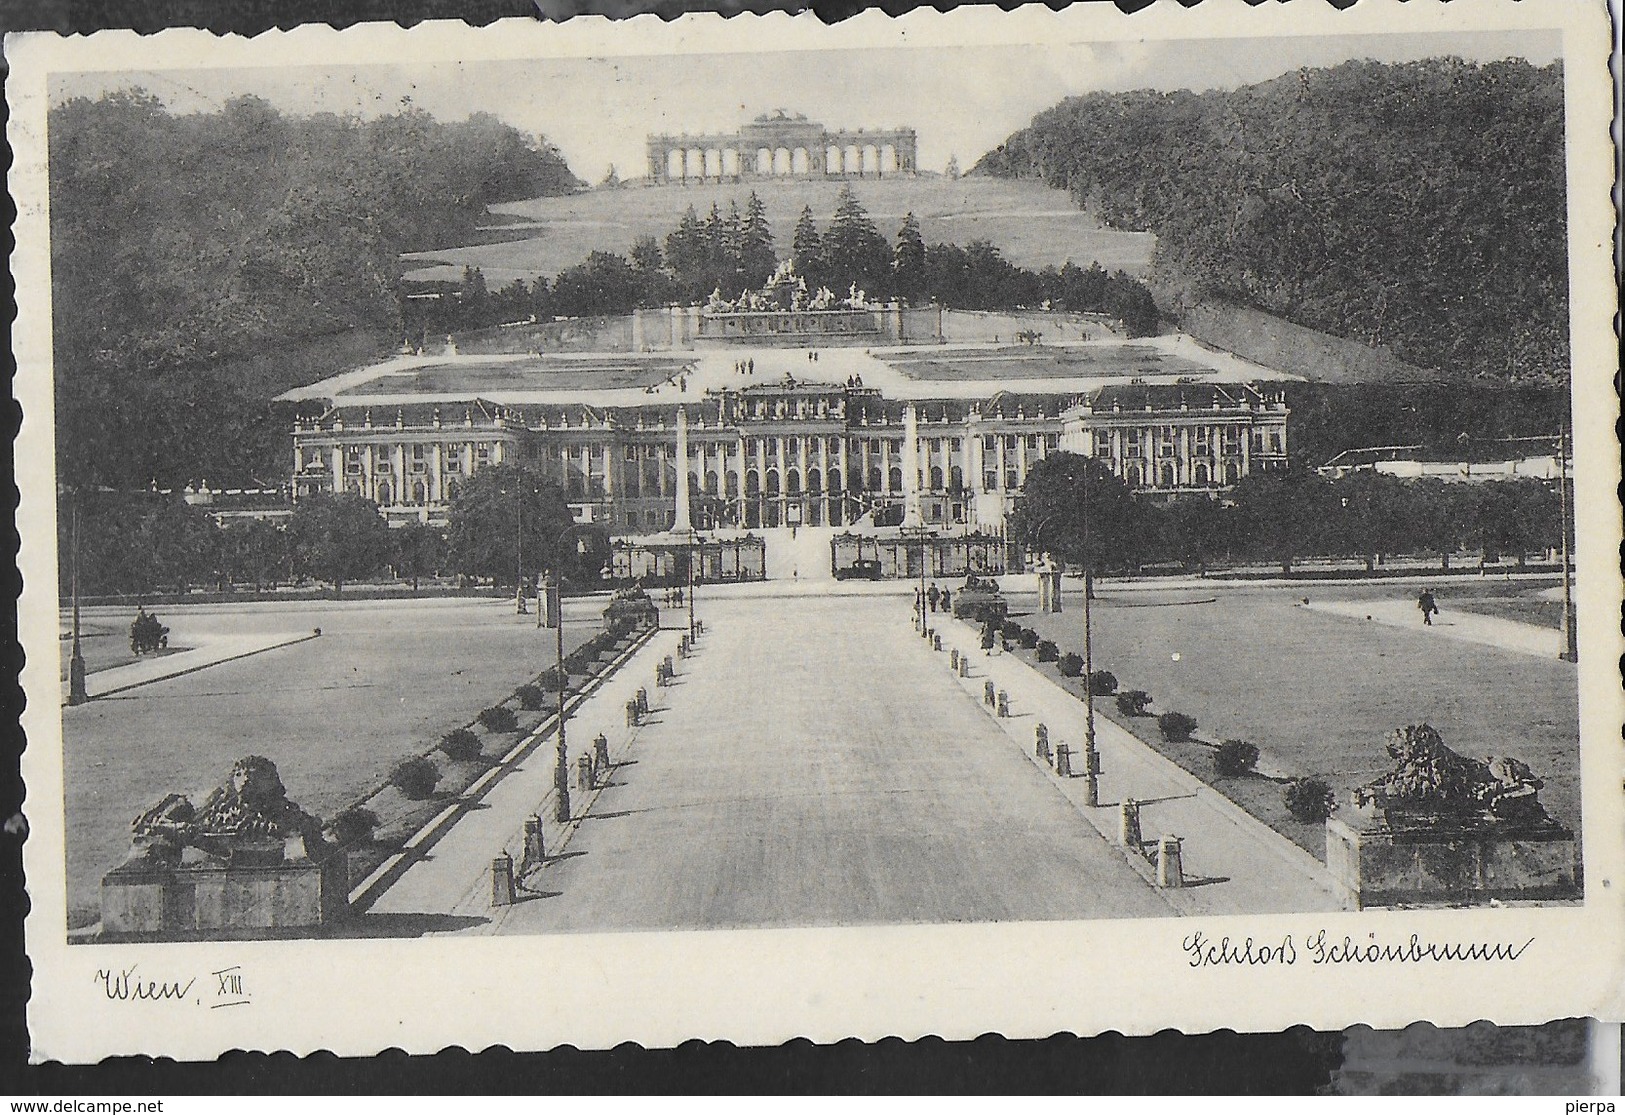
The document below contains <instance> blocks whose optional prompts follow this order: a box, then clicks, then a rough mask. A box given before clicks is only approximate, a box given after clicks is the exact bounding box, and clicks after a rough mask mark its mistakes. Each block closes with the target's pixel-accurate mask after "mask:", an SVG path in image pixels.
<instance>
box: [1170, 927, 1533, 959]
mask: <svg viewBox="0 0 1625 1115" xmlns="http://www.w3.org/2000/svg"><path fill="white" fill-rule="evenodd" d="M1534 943H1535V939H1534V938H1533V937H1530V938H1529V939H1528V940H1526V941H1523V942H1522V943H1518V942H1513V941H1428V940H1423V938H1422V936H1421V934H1419V933H1412V934H1411V935H1410V937H1409V939H1408V940H1405V941H1399V942H1395V941H1383V940H1379V939H1378V938H1377V935H1376V934H1374V933H1370V934H1367V935H1366V939H1365V940H1363V941H1357V940H1355V939H1354V937H1352V936H1350V935H1347V934H1345V935H1344V936H1343V937H1342V938H1340V939H1339V938H1335V937H1328V936H1327V933H1326V931H1325V930H1324V929H1322V930H1318V931H1317V932H1315V933H1313V934H1311V935H1309V936H1307V937H1305V938H1303V943H1302V946H1301V947H1300V946H1299V944H1298V942H1297V941H1295V940H1294V939H1293V936H1292V934H1290V933H1288V934H1287V935H1285V936H1284V937H1281V938H1270V939H1267V940H1254V939H1253V938H1252V937H1247V938H1244V939H1242V940H1235V939H1233V938H1230V937H1220V938H1218V939H1217V940H1215V939H1214V938H1212V937H1209V936H1207V935H1206V934H1205V933H1201V932H1197V933H1192V934H1191V935H1190V936H1188V937H1186V938H1185V939H1184V940H1183V941H1181V942H1180V946H1181V948H1183V949H1184V951H1185V955H1186V958H1187V960H1188V962H1189V964H1190V966H1191V967H1192V968H1205V967H1210V966H1228V965H1234V966H1242V967H1264V966H1267V965H1276V964H1287V965H1290V964H1296V963H1298V960H1299V958H1300V957H1302V958H1305V959H1307V960H1308V961H1309V963H1311V964H1317V965H1330V964H1430V963H1434V964H1447V963H1492V962H1496V961H1515V960H1517V959H1518V958H1519V957H1521V956H1522V955H1523V954H1524V952H1525V951H1526V950H1527V949H1528V948H1529V947H1530V946H1531V945H1533V944H1534Z"/></svg>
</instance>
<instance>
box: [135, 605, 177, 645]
mask: <svg viewBox="0 0 1625 1115" xmlns="http://www.w3.org/2000/svg"><path fill="white" fill-rule="evenodd" d="M168 646H169V628H167V627H165V626H164V625H163V624H162V623H160V622H158V617H157V616H155V615H152V614H150V613H149V612H148V611H147V609H146V607H145V606H144V605H138V606H137V608H136V614H135V622H133V623H131V624H130V652H131V653H132V654H146V653H148V652H150V651H155V650H163V649H165V648H167V647H168Z"/></svg>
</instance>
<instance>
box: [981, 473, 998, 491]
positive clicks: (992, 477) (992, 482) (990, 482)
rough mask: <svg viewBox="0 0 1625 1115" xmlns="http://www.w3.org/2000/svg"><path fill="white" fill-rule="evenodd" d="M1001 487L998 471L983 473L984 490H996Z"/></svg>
mask: <svg viewBox="0 0 1625 1115" xmlns="http://www.w3.org/2000/svg"><path fill="white" fill-rule="evenodd" d="M998 487H999V474H998V473H997V472H992V471H989V472H984V473H982V491H984V492H991V491H996V490H997V489H998Z"/></svg>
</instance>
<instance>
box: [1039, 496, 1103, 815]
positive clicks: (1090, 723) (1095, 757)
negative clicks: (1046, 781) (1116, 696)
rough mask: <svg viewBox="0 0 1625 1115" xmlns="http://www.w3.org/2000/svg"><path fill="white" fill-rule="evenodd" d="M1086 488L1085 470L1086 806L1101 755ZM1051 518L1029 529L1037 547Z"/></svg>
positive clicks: (1096, 792) (1095, 800) (1096, 784)
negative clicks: (1097, 747) (1096, 704)
mask: <svg viewBox="0 0 1625 1115" xmlns="http://www.w3.org/2000/svg"><path fill="white" fill-rule="evenodd" d="M1089 486H1090V479H1089V474H1088V472H1087V471H1085V473H1084V478H1083V485H1082V489H1081V490H1082V501H1083V773H1084V777H1085V779H1086V780H1087V781H1086V782H1085V786H1084V800H1085V802H1086V803H1087V804H1089V805H1095V806H1098V805H1099V804H1100V752H1099V751H1098V750H1097V749H1096V747H1095V686H1094V674H1095V649H1094V624H1093V622H1092V617H1091V615H1090V609H1089V602H1090V598H1091V597H1092V596H1093V595H1094V593H1093V592H1092V591H1091V584H1090V570H1089ZM1051 517H1052V516H1050V515H1046V516H1044V518H1042V519H1040V520H1039V521H1038V523H1037V525H1036V526H1034V527H1033V528H1032V535H1033V540H1034V541H1035V542H1037V543H1039V544H1040V545H1042V541H1043V530H1044V527H1045V526H1047V525H1048V524H1049V521H1050V518H1051Z"/></svg>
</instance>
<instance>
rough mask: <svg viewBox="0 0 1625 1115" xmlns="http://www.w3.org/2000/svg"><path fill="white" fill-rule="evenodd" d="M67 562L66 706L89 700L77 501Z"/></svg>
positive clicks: (74, 507)
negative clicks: (70, 613) (69, 641)
mask: <svg viewBox="0 0 1625 1115" xmlns="http://www.w3.org/2000/svg"><path fill="white" fill-rule="evenodd" d="M69 548H70V553H69V560H70V562H71V563H72V591H73V651H72V653H71V654H69V655H68V704H70V705H82V704H84V703H85V702H86V701H88V700H90V693H89V691H88V690H87V689H86V688H85V655H84V650H83V649H82V648H81V647H80V646H79V501H78V499H77V498H75V499H74V501H73V527H72V536H71V539H70V541H69Z"/></svg>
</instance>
